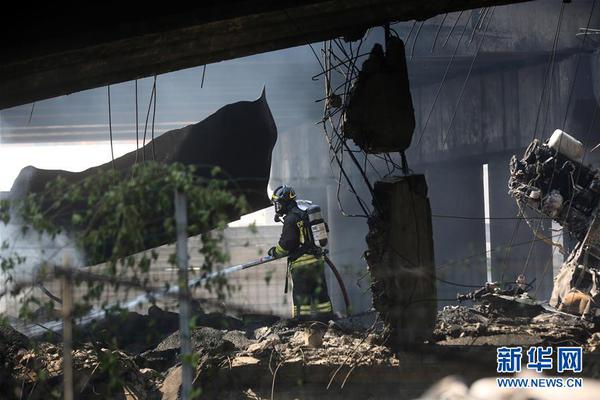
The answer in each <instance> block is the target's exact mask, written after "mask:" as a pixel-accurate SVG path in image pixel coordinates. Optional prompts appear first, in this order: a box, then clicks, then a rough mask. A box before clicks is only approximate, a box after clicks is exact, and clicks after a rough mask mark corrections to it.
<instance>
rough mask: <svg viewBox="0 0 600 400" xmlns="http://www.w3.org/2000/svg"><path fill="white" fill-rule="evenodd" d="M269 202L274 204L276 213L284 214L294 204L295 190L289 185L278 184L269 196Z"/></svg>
mask: <svg viewBox="0 0 600 400" xmlns="http://www.w3.org/2000/svg"><path fill="white" fill-rule="evenodd" d="M271 203H273V205H274V206H275V213H276V214H277V215H283V214H286V213H287V212H288V211H289V210H290V209H291V208H292V207H293V206H294V204H296V192H295V191H294V188H293V187H291V186H286V185H282V186H279V187H278V188H277V189H275V191H274V192H273V195H272V196H271Z"/></svg>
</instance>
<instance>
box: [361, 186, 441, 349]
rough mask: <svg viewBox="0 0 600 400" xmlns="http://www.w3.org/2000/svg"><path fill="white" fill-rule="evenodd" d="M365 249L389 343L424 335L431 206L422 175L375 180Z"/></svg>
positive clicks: (430, 291) (431, 289) (433, 306)
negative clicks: (366, 249)
mask: <svg viewBox="0 0 600 400" xmlns="http://www.w3.org/2000/svg"><path fill="white" fill-rule="evenodd" d="M374 192H375V193H374V199H373V205H374V206H375V208H376V212H375V213H374V216H373V217H371V218H370V219H369V233H368V235H367V245H368V251H367V252H366V253H365V257H366V259H367V263H368V265H369V271H370V272H371V279H372V283H371V291H372V294H373V306H374V307H375V309H376V310H377V311H378V312H379V313H380V315H381V318H382V319H383V321H384V323H385V329H386V331H387V333H388V334H389V341H388V344H389V345H390V346H392V347H393V348H397V347H400V346H402V345H406V344H410V343H422V342H423V341H424V340H426V339H428V338H429V337H430V335H431V333H432V331H433V327H434V324H435V318H436V311H437V301H436V285H435V266H434V258H433V234H432V228H431V208H430V206H429V199H428V198H427V183H426V182H425V177H424V176H423V175H411V176H403V177H390V178H386V179H384V180H382V181H378V182H376V183H375V188H374Z"/></svg>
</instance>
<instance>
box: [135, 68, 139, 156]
mask: <svg viewBox="0 0 600 400" xmlns="http://www.w3.org/2000/svg"><path fill="white" fill-rule="evenodd" d="M139 152H140V124H139V120H138V80H137V79H136V80H135V163H136V164H137V163H138V153H139Z"/></svg>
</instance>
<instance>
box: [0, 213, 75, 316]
mask: <svg viewBox="0 0 600 400" xmlns="http://www.w3.org/2000/svg"><path fill="white" fill-rule="evenodd" d="M0 242H1V243H2V245H1V247H0V261H2V263H3V268H2V271H0V313H3V314H10V315H16V314H17V313H18V305H19V301H20V300H22V299H23V296H24V295H23V292H27V290H28V289H29V288H32V287H34V286H35V285H37V284H39V283H40V282H41V281H42V280H43V279H52V276H51V267H52V266H54V265H61V266H67V265H68V266H72V267H81V266H84V265H85V264H84V259H85V258H84V256H83V254H82V253H81V252H80V251H79V250H78V249H77V248H76V247H75V242H74V241H73V239H72V238H70V237H69V236H68V235H67V234H66V233H64V232H63V233H60V234H58V235H56V236H54V237H52V236H51V235H48V234H47V233H42V234H40V233H39V232H36V231H34V230H33V229H31V228H28V227H27V226H26V225H23V224H21V223H19V220H18V218H14V216H13V218H11V222H9V223H8V224H4V223H0ZM45 267H50V268H45ZM17 288H23V289H24V290H23V291H21V293H19V294H13V291H14V290H15V289H17Z"/></svg>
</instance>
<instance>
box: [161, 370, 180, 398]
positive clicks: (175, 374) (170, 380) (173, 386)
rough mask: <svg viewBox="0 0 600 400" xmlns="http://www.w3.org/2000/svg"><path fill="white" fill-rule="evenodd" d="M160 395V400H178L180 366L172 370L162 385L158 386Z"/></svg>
mask: <svg viewBox="0 0 600 400" xmlns="http://www.w3.org/2000/svg"><path fill="white" fill-rule="evenodd" d="M160 392H161V394H162V397H161V400H178V399H179V398H180V392H181V366H178V367H175V368H172V369H171V370H170V371H169V373H168V374H167V376H166V377H165V380H164V381H163V383H162V385H161V386H160Z"/></svg>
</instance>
